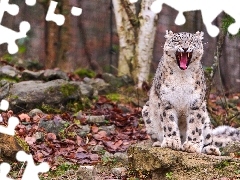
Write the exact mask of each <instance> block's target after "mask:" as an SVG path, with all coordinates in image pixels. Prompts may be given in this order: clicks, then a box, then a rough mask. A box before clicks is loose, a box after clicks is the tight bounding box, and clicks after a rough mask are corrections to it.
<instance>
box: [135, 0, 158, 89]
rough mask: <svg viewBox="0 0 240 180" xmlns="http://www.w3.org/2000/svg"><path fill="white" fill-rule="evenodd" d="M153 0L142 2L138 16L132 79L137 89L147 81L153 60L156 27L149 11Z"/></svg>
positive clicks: (153, 14)
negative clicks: (134, 79)
mask: <svg viewBox="0 0 240 180" xmlns="http://www.w3.org/2000/svg"><path fill="white" fill-rule="evenodd" d="M153 1H154V0H143V1H142V4H141V11H140V14H139V20H140V29H139V32H138V41H137V46H136V58H137V63H138V64H137V66H136V67H135V68H134V71H135V73H134V77H137V82H138V88H141V87H142V83H143V82H144V81H145V82H146V81H148V78H149V74H150V65H151V61H152V58H153V45H154V39H155V33H156V26H157V18H156V17H157V16H156V14H155V13H154V12H152V11H151V10H150V6H151V4H152V2H153Z"/></svg>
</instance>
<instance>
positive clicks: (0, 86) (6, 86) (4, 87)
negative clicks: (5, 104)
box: [0, 80, 11, 99]
mask: <svg viewBox="0 0 240 180" xmlns="http://www.w3.org/2000/svg"><path fill="white" fill-rule="evenodd" d="M10 86H11V83H9V82H7V81H6V80H1V81H0V92H1V93H0V99H3V98H5V97H7V95H8V93H9V90H10Z"/></svg>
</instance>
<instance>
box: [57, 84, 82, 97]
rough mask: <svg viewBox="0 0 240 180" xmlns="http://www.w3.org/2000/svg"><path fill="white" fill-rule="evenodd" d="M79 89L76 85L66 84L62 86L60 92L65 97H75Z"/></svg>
mask: <svg viewBox="0 0 240 180" xmlns="http://www.w3.org/2000/svg"><path fill="white" fill-rule="evenodd" d="M77 89H78V87H77V85H74V84H64V85H62V86H61V88H60V91H61V93H62V94H63V95H64V96H65V97H69V96H71V95H73V94H74V93H75V92H76V91H77Z"/></svg>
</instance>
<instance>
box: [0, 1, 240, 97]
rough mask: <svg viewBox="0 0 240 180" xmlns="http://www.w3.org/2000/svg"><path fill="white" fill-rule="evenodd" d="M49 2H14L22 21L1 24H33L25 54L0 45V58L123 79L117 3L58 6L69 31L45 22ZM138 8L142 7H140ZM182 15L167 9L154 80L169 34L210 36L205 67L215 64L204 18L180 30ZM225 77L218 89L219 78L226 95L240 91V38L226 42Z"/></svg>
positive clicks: (191, 18) (161, 19)
mask: <svg viewBox="0 0 240 180" xmlns="http://www.w3.org/2000/svg"><path fill="white" fill-rule="evenodd" d="M49 2H50V1H49V0H38V1H37V4H36V5H35V6H33V7H30V6H27V5H26V4H25V1H23V0H10V3H14V4H17V5H19V7H20V12H19V14H18V15H17V16H11V15H9V14H8V13H5V14H4V16H3V20H2V22H1V24H2V25H3V26H6V27H8V28H11V29H13V30H15V31H19V24H20V22H21V21H23V20H25V21H28V22H29V23H30V24H31V30H30V31H29V32H28V37H27V38H24V39H21V40H18V41H17V44H18V45H19V52H18V53H17V54H14V55H11V54H8V51H7V45H6V44H2V45H0V56H1V59H2V60H4V61H8V62H10V63H15V64H18V65H21V64H28V65H29V66H35V68H36V70H37V69H47V68H60V69H61V70H64V71H65V72H73V71H74V70H76V69H77V68H86V69H91V70H93V71H95V72H97V73H103V72H110V73H113V74H117V70H116V69H117V66H118V55H119V37H118V34H117V29H116V23H115V17H114V16H115V15H114V12H113V6H112V0H91V1H87V0H68V1H63V0H62V1H60V0H59V1H58V2H59V3H58V7H57V9H56V13H60V14H63V15H64V16H65V18H66V20H65V23H64V25H63V26H57V25H56V23H54V22H47V21H46V20H45V17H46V13H47V10H48V7H49ZM139 4H140V3H138V4H137V7H139ZM73 6H76V7H80V8H82V10H83V12H82V15H81V16H78V17H75V16H72V15H71V14H70V13H69V11H70V9H71V8H72V7H73ZM177 13H178V12H177V11H176V10H174V9H172V8H171V7H169V6H167V5H164V6H163V9H162V11H161V12H160V14H159V15H158V20H157V32H156V37H155V42H154V49H153V59H152V63H151V74H154V72H155V70H156V68H157V64H158V61H159V59H160V58H161V56H162V53H163V52H162V49H163V44H164V42H165V38H164V35H165V32H166V30H172V31H173V32H181V31H186V32H192V33H195V32H196V31H203V32H204V40H203V42H204V49H205V51H204V57H203V65H204V66H205V67H210V66H212V64H213V60H214V53H215V51H216V48H217V43H218V38H219V36H218V37H216V38H212V37H210V36H209V35H208V33H207V32H206V29H205V26H204V24H203V22H202V18H201V12H200V11H194V12H187V13H184V15H185V17H186V20H187V21H186V23H185V24H184V25H183V26H177V25H175V23H174V20H175V18H176V16H177ZM224 18H225V15H224V14H220V15H219V16H218V17H217V18H216V19H215V20H214V22H213V24H215V25H217V26H218V27H220V26H221V25H222V23H223V22H224ZM220 69H221V71H220V73H216V76H215V80H214V83H215V84H216V87H217V88H216V89H218V87H219V81H220V80H219V79H220V78H219V74H220V75H221V79H222V82H223V86H224V91H225V92H226V93H232V92H239V91H240V38H239V37H238V36H234V37H231V36H230V35H229V34H227V35H226V36H224V42H223V48H222V56H221V58H220Z"/></svg>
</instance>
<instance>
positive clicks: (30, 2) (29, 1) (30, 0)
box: [25, 0, 36, 6]
mask: <svg viewBox="0 0 240 180" xmlns="http://www.w3.org/2000/svg"><path fill="white" fill-rule="evenodd" d="M25 3H26V4H27V5H28V6H34V5H35V4H36V0H25Z"/></svg>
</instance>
